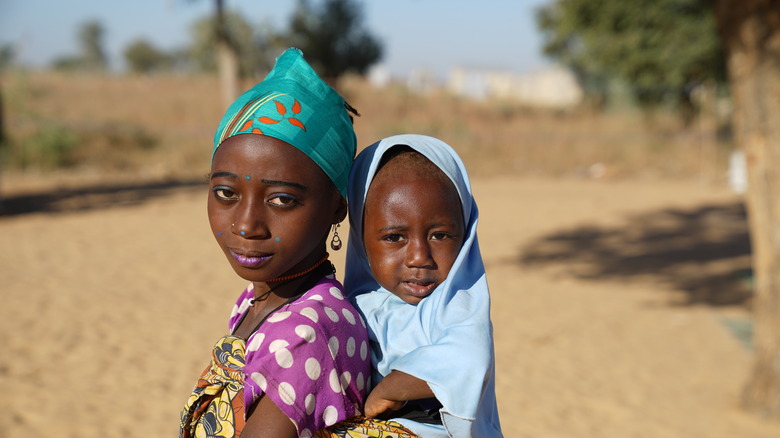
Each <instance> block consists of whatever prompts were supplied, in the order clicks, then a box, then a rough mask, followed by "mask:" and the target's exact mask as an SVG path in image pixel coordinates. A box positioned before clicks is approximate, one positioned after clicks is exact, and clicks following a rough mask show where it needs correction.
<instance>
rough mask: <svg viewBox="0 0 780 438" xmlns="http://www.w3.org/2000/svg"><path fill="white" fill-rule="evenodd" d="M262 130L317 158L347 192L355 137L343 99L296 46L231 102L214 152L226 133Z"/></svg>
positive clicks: (217, 135) (343, 192) (321, 165)
mask: <svg viewBox="0 0 780 438" xmlns="http://www.w3.org/2000/svg"><path fill="white" fill-rule="evenodd" d="M238 134H260V135H267V136H269V137H274V138H277V139H279V140H282V141H284V142H287V143H289V144H291V145H293V146H295V147H296V148H298V149H299V150H301V151H302V152H303V153H304V154H306V155H307V156H308V157H309V158H311V159H312V160H314V162H315V163H317V165H318V166H320V168H322V170H323V171H325V174H327V175H328V177H329V178H330V180H331V181H333V184H335V185H336V188H337V189H338V190H339V192H340V193H341V196H343V197H345V198H346V194H347V179H348V177H349V169H350V168H351V166H352V161H353V159H354V158H355V151H356V149H357V139H356V138H355V130H354V129H353V128H352V120H351V119H350V116H349V113H348V112H347V108H346V104H345V102H344V99H343V98H342V97H341V96H339V95H338V93H336V91H335V90H333V88H331V87H330V86H329V85H328V84H326V83H325V82H324V81H323V80H322V79H320V77H319V76H317V73H316V72H315V71H314V70H313V69H312V68H311V66H309V64H308V63H306V61H305V60H304V59H303V53H301V51H300V50H298V49H296V48H290V49H287V50H286V51H285V52H284V53H282V55H281V56H280V57H279V58H277V60H276V65H275V66H274V68H273V70H271V72H270V73H268V76H266V78H265V79H264V80H263V81H262V82H260V83H258V84H257V85H255V86H254V87H252V88H251V89H249V90H248V91H246V92H245V93H244V94H242V95H241V96H240V97H239V98H238V99H237V100H236V101H235V102H233V104H232V105H230V107H229V108H228V110H227V112H226V113H225V115H224V116H223V117H222V120H221V121H220V122H219V128H218V129H217V132H216V134H214V151H213V152H212V155H211V159H212V160H213V159H214V154H216V153H217V148H219V145H220V144H222V142H224V141H225V140H227V139H228V138H230V137H232V136H234V135H238Z"/></svg>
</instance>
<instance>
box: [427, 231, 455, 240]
mask: <svg viewBox="0 0 780 438" xmlns="http://www.w3.org/2000/svg"><path fill="white" fill-rule="evenodd" d="M449 237H451V236H450V235H449V234H447V233H445V232H443V231H438V232H436V233H433V234H431V240H444V239H447V238H449Z"/></svg>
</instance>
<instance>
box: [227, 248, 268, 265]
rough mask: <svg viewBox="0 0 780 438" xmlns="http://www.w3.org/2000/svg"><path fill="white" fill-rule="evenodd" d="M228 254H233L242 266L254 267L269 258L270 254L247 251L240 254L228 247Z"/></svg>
mask: <svg viewBox="0 0 780 438" xmlns="http://www.w3.org/2000/svg"><path fill="white" fill-rule="evenodd" d="M229 251H230V255H232V256H233V258H234V259H235V260H236V261H237V262H238V263H239V264H241V265H242V266H246V267H254V266H257V265H259V264H261V263H263V262H264V261H266V260H268V259H269V258H271V254H260V253H251V252H247V253H244V254H241V253H239V252H237V251H236V250H233V249H229Z"/></svg>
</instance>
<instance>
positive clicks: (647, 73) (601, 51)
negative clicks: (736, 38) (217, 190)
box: [537, 0, 725, 109]
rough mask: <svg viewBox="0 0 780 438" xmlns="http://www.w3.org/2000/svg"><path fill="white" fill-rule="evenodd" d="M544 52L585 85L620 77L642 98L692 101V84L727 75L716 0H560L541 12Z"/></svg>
mask: <svg viewBox="0 0 780 438" xmlns="http://www.w3.org/2000/svg"><path fill="white" fill-rule="evenodd" d="M537 24H538V26H539V28H540V29H541V30H542V32H543V38H544V51H545V53H546V54H547V55H549V56H551V57H552V58H555V59H558V60H560V61H561V62H563V63H564V64H566V65H568V66H569V67H571V68H572V69H573V70H574V71H575V72H576V74H577V75H578V76H579V77H580V78H581V80H582V83H583V86H584V88H585V89H586V92H588V93H590V94H593V93H596V94H599V93H603V92H604V91H605V88H606V86H605V84H606V83H607V82H608V81H610V80H612V79H618V80H620V81H622V82H624V83H625V84H627V86H628V87H629V88H630V90H631V91H632V92H633V94H634V96H635V97H636V99H637V101H638V102H639V103H640V104H643V105H654V104H658V103H660V102H664V101H672V102H675V103H678V104H681V105H682V107H681V109H686V107H687V106H689V105H690V100H689V98H690V95H689V91H690V89H691V87H692V85H694V84H696V83H699V82H704V81H711V80H715V81H718V82H724V81H725V57H724V54H723V51H722V49H721V45H720V40H719V38H718V35H717V32H716V28H715V19H714V16H713V11H712V4H711V1H710V0H601V1H591V0H555V1H553V2H552V3H550V4H549V5H548V6H545V7H542V8H541V9H539V10H538V13H537Z"/></svg>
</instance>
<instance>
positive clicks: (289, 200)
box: [266, 194, 299, 208]
mask: <svg viewBox="0 0 780 438" xmlns="http://www.w3.org/2000/svg"><path fill="white" fill-rule="evenodd" d="M266 202H267V203H268V204H270V205H273V206H276V207H281V208H292V207H295V206H297V205H298V204H299V202H298V200H297V199H296V198H295V197H294V196H291V195H284V194H282V195H274V196H272V197H271V198H269V199H268V201H266Z"/></svg>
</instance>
